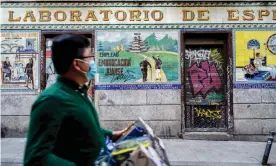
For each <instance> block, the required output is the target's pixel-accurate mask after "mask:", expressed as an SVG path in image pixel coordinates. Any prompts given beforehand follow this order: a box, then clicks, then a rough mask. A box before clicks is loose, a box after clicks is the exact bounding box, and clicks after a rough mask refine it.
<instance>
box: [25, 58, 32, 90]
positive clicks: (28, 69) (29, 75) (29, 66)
mask: <svg viewBox="0 0 276 166" xmlns="http://www.w3.org/2000/svg"><path fill="white" fill-rule="evenodd" d="M33 64H34V63H33V59H32V58H30V59H29V63H27V65H26V68H25V73H26V76H27V78H26V83H27V85H26V87H27V88H29V81H32V87H33V89H34V76H33Z"/></svg>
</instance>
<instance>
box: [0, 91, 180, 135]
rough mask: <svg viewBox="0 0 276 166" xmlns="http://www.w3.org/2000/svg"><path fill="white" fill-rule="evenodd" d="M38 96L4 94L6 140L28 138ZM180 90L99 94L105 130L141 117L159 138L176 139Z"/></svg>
mask: <svg viewBox="0 0 276 166" xmlns="http://www.w3.org/2000/svg"><path fill="white" fill-rule="evenodd" d="M36 97H37V96H36V95H2V98H1V109H2V115H1V120H2V122H1V125H2V126H1V128H2V137H3V136H4V137H25V136H26V132H27V129H28V124H29V114H30V110H31V105H32V103H33V102H34V100H35V99H36ZM180 98H181V95H180V90H138V91H134V90H129V91H96V103H97V104H96V107H97V110H98V112H99V117H100V119H101V124H102V125H103V127H105V128H108V129H113V130H119V129H123V128H124V127H126V126H128V125H129V124H130V123H131V122H134V121H135V120H137V118H138V117H141V118H143V119H144V120H145V121H147V122H148V123H149V125H150V126H151V127H152V128H153V129H154V131H155V132H156V134H157V135H159V136H167V137H171V136H172V137H174V136H176V135H177V133H179V132H180V128H181V106H180V103H181V100H180Z"/></svg>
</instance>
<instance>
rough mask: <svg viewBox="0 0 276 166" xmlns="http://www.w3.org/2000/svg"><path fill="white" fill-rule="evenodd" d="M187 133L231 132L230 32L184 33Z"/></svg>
mask: <svg viewBox="0 0 276 166" xmlns="http://www.w3.org/2000/svg"><path fill="white" fill-rule="evenodd" d="M182 37H183V39H184V40H183V43H184V48H183V52H184V54H182V56H184V57H182V58H183V61H184V71H183V74H184V77H183V78H184V79H183V81H182V83H183V85H184V89H183V100H184V101H183V102H184V114H183V115H184V116H185V118H183V119H184V124H185V131H224V132H225V131H228V117H229V116H230V115H229V113H230V112H231V108H230V105H231V100H229V99H231V98H229V97H230V96H228V95H230V93H228V91H229V90H230V89H231V88H230V87H229V86H227V85H228V83H229V80H227V79H229V77H228V76H227V75H228V74H229V73H228V72H227V66H229V65H228V63H229V57H230V53H229V52H228V50H229V43H228V38H229V33H227V32H225V33H210V32H209V33H208V32H207V33H192V32H186V33H183V34H182Z"/></svg>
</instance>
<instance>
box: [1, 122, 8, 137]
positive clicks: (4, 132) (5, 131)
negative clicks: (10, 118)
mask: <svg viewBox="0 0 276 166" xmlns="http://www.w3.org/2000/svg"><path fill="white" fill-rule="evenodd" d="M7 132H8V128H7V127H5V126H3V125H1V138H5V137H6V135H7Z"/></svg>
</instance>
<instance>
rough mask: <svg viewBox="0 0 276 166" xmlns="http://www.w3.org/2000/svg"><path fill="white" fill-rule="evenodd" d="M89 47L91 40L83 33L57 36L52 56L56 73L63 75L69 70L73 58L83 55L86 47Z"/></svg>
mask: <svg viewBox="0 0 276 166" xmlns="http://www.w3.org/2000/svg"><path fill="white" fill-rule="evenodd" d="M89 47H90V42H89V40H88V38H86V37H85V36H83V35H73V34H65V35H60V36H57V37H55V38H54V39H53V44H52V47H51V50H52V54H51V57H52V61H53V65H54V68H55V70H56V73H57V74H59V75H63V74H65V73H66V72H68V70H69V68H70V66H71V64H72V62H73V60H74V59H75V58H78V57H82V56H83V52H84V49H85V48H89Z"/></svg>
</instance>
